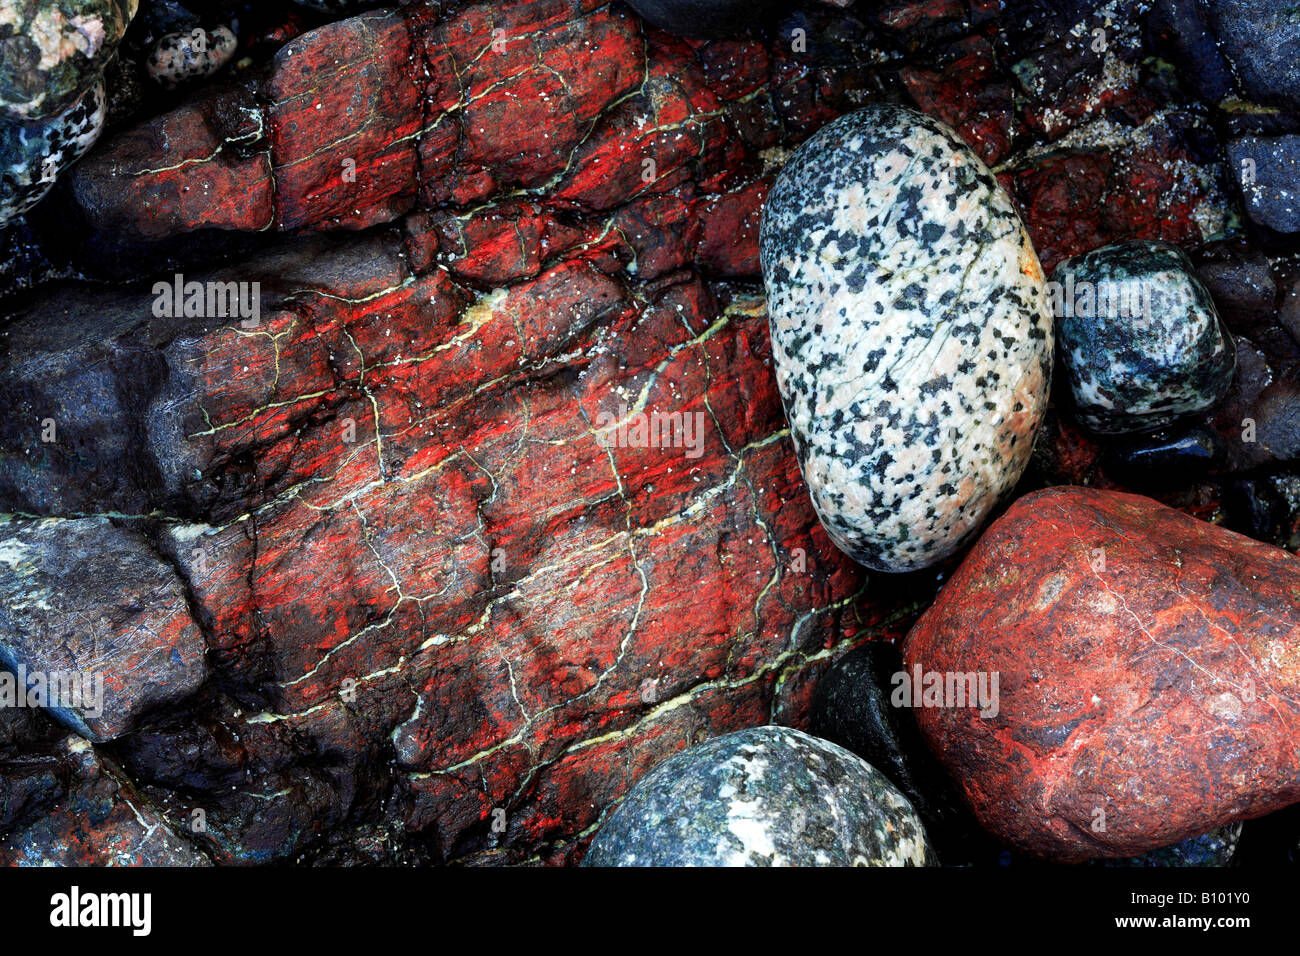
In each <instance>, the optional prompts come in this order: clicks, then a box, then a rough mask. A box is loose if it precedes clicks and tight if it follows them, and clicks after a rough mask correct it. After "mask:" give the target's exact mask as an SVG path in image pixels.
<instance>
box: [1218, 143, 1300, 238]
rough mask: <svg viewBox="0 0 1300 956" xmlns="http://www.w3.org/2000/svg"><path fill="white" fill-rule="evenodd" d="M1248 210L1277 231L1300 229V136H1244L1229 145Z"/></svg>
mask: <svg viewBox="0 0 1300 956" xmlns="http://www.w3.org/2000/svg"><path fill="white" fill-rule="evenodd" d="M1228 160H1229V167H1230V168H1229V172H1231V173H1232V174H1233V175H1234V176H1236V177H1237V181H1238V183H1239V184H1240V186H1241V192H1242V195H1243V196H1244V197H1245V199H1246V213H1247V214H1248V215H1249V216H1250V218H1251V219H1253V220H1254V221H1255V222H1257V223H1259V224H1260V225H1261V226H1267V227H1268V228H1269V229H1272V230H1273V231H1274V232H1280V233H1286V234H1290V233H1296V232H1300V185H1298V184H1300V135H1296V134H1292V135H1288V136H1243V137H1241V138H1240V139H1236V140H1233V141H1232V142H1231V143H1229V144H1228Z"/></svg>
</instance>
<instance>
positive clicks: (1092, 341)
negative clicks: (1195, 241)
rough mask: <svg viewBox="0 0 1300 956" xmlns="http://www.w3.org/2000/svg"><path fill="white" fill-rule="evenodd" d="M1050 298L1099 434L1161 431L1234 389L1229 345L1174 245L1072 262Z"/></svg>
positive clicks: (1083, 405) (1101, 253) (1081, 403)
mask: <svg viewBox="0 0 1300 956" xmlns="http://www.w3.org/2000/svg"><path fill="white" fill-rule="evenodd" d="M1052 295H1053V300H1054V301H1053V308H1054V310H1055V311H1056V314H1057V329H1058V332H1059V334H1060V341H1061V359H1062V363H1063V364H1064V366H1065V374H1066V378H1067V381H1068V382H1069V385H1070V391H1071V393H1072V394H1073V396H1074V402H1075V406H1076V408H1077V411H1078V417H1079V420H1080V421H1081V422H1082V423H1083V424H1084V425H1085V426H1087V427H1088V428H1090V429H1092V430H1093V431H1096V432H1100V433H1103V434H1120V433H1124V432H1137V431H1147V430H1151V429H1155V428H1159V427H1161V426H1164V425H1167V424H1169V423H1171V422H1173V421H1174V420H1175V419H1177V418H1178V417H1179V416H1181V415H1186V414H1190V413H1192V412H1196V411H1200V410H1202V409H1205V408H1208V407H1210V406H1211V405H1213V404H1214V403H1215V402H1216V401H1218V400H1219V399H1220V398H1222V397H1223V395H1224V393H1225V392H1226V391H1227V389H1228V387H1229V385H1230V384H1231V382H1232V374H1233V369H1234V367H1235V361H1236V360H1235V350H1234V348H1233V342H1232V338H1231V336H1230V335H1229V334H1228V332H1227V330H1226V329H1225V328H1224V327H1223V324H1222V322H1221V321H1220V320H1219V316H1218V313H1217V312H1216V310H1215V308H1214V302H1213V300H1212V299H1211V297H1210V293H1209V291H1208V290H1207V289H1206V288H1205V286H1204V284H1203V283H1202V282H1201V281H1200V279H1198V278H1197V277H1196V275H1195V274H1194V273H1193V271H1192V264H1191V261H1190V260H1189V259H1188V258H1187V256H1186V254H1184V253H1183V252H1182V250H1180V249H1178V248H1177V247H1176V246H1171V245H1168V244H1166V243H1160V242H1148V241H1144V240H1136V241H1132V242H1124V243H1119V244H1117V245H1113V246H1105V247H1103V248H1101V249H1095V250H1093V251H1092V252H1088V253H1085V254H1084V255H1081V256H1075V257H1074V258H1071V259H1066V260H1065V261H1064V262H1061V263H1060V264H1059V265H1058V266H1057V267H1056V269H1055V270H1054V271H1053V273H1052Z"/></svg>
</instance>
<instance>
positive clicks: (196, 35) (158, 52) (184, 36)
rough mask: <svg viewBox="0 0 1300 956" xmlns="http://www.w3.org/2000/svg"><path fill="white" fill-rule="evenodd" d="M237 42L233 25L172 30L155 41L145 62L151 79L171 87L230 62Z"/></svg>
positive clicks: (206, 74)
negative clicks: (181, 30) (177, 31)
mask: <svg viewBox="0 0 1300 956" xmlns="http://www.w3.org/2000/svg"><path fill="white" fill-rule="evenodd" d="M237 43H238V41H237V40H236V39H235V35H234V33H232V32H231V31H230V28H229V27H213V28H212V29H211V30H204V29H203V28H202V27H194V29H192V30H185V31H183V32H180V33H169V34H167V35H166V36H165V37H163V38H162V39H160V40H159V41H158V42H157V43H156V44H154V48H153V52H152V53H151V54H149V59H148V60H146V61H145V65H144V68H145V72H146V73H148V74H149V77H150V79H153V80H155V81H156V82H158V83H161V84H162V85H163V86H167V87H173V86H178V85H179V84H181V83H184V82H185V81H186V80H192V79H196V78H198V77H203V76H211V75H212V74H213V73H215V72H217V70H219V69H221V68H222V67H223V66H225V65H226V64H227V63H228V62H230V58H231V56H233V55H234V53H235V46H236V45H237Z"/></svg>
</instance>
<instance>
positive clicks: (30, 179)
mask: <svg viewBox="0 0 1300 956" xmlns="http://www.w3.org/2000/svg"><path fill="white" fill-rule="evenodd" d="M104 114H105V101H104V84H103V83H102V82H98V83H95V84H94V85H93V86H92V87H91V88H90V89H89V90H87V91H86V93H85V95H84V96H82V98H81V99H79V100H77V101H76V102H75V103H74V104H73V106H72V107H71V108H70V109H68V110H67V112H65V113H61V114H59V115H57V116H54V117H51V118H49V119H42V120H34V121H31V122H0V225H3V224H4V223H6V222H8V221H9V220H10V219H13V218H14V217H15V216H20V215H22V214H23V213H24V212H26V211H27V210H28V209H30V208H31V207H32V206H35V205H36V204H37V203H38V202H40V201H41V200H42V199H44V198H45V194H46V193H48V192H49V191H50V190H51V189H52V188H53V187H54V182H55V180H57V179H58V178H59V176H60V175H61V174H62V173H63V171H64V170H65V169H67V168H68V167H69V166H71V165H72V164H73V163H75V162H76V161H77V160H78V159H80V158H81V157H82V156H83V155H84V154H85V152H86V150H88V149H90V147H91V146H92V145H93V144H94V142H95V140H97V139H98V138H99V134H100V132H101V130H102V129H103V128H104Z"/></svg>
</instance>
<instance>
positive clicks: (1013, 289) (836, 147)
mask: <svg viewBox="0 0 1300 956" xmlns="http://www.w3.org/2000/svg"><path fill="white" fill-rule="evenodd" d="M759 238H760V252H761V259H762V267H763V278H764V281H765V282H766V285H767V294H768V310H769V313H770V317H771V329H772V351H773V354H774V356H775V359H776V377H777V384H778V386H779V387H780V390H781V398H782V401H783V402H784V404H785V410H786V415H787V417H788V419H789V422H790V433H791V435H792V437H793V439H794V445H795V450H796V451H797V453H798V456H799V463H800V466H801V467H802V469H803V475H804V480H805V481H806V482H807V484H808V489H809V493H810V494H811V496H812V500H813V504H814V506H815V507H816V509H817V513H818V515H819V516H820V517H821V520H822V524H823V526H825V528H826V531H827V533H828V534H829V535H830V537H831V540H832V541H834V542H835V544H836V545H837V546H838V547H840V548H841V549H842V550H843V551H845V552H846V553H848V554H849V555H851V556H852V557H853V558H854V559H856V560H857V561H859V562H860V563H862V564H865V565H867V566H868V567H871V568H874V569H877V570H881V571H907V570H913V569H916V568H922V567H926V566H928V565H931V564H934V563H936V562H938V561H940V560H942V559H944V558H946V557H948V556H949V555H951V554H953V553H954V552H956V551H957V550H958V549H960V548H961V547H962V545H964V544H965V543H967V542H968V541H969V540H970V539H971V538H972V537H973V536H974V535H975V534H976V532H977V531H978V530H979V528H980V525H981V524H982V523H983V521H984V519H985V518H986V517H987V516H988V514H989V512H990V511H992V510H993V508H994V507H995V506H996V505H997V503H998V501H999V500H1000V499H1001V498H1002V497H1003V496H1004V495H1005V494H1006V493H1007V492H1009V491H1010V490H1011V488H1012V487H1013V486H1014V485H1015V483H1016V481H1017V480H1018V479H1019V477H1020V474H1021V472H1022V471H1023V470H1024V468H1025V466H1026V465H1027V464H1028V462H1029V456H1030V451H1031V449H1032V446H1033V443H1034V438H1035V437H1036V435H1037V431H1038V427H1039V424H1040V422H1041V419H1042V413H1043V411H1044V409H1045V407H1046V404H1047V390H1048V386H1049V384H1050V379H1051V368H1052V366H1051V363H1052V344H1053V342H1052V316H1051V308H1050V304H1049V302H1048V298H1047V292H1046V284H1045V283H1044V281H1043V273H1042V269H1041V267H1040V266H1039V263H1038V257H1037V255H1035V253H1034V250H1033V246H1032V245H1031V244H1030V241H1029V236H1028V234H1027V233H1026V232H1025V228H1024V226H1023V225H1022V223H1021V222H1020V218H1019V216H1018V215H1017V214H1016V211H1015V209H1014V207H1013V206H1012V204H1011V200H1010V198H1009V197H1008V196H1007V195H1006V193H1005V192H1004V191H1003V190H1002V188H1001V187H1000V186H999V185H998V183H997V180H996V179H995V178H994V177H993V174H992V173H991V172H989V170H988V168H987V167H986V166H985V165H984V164H983V163H982V162H981V161H980V160H979V158H978V157H977V156H976V155H975V154H974V153H973V152H972V151H971V150H970V149H969V148H968V147H967V146H966V145H965V144H964V143H963V142H962V141H961V140H960V139H959V138H958V137H957V134H956V133H954V132H953V131H952V130H951V129H950V128H949V127H947V126H945V125H944V124H943V123H941V122H939V121H938V120H935V119H932V118H931V117H928V116H926V115H924V114H922V113H918V112H916V111H914V110H910V109H906V108H904V107H899V106H890V105H881V106H872V107H868V108H866V109H863V110H859V111H857V112H855V113H851V114H849V115H847V116H843V117H841V118H840V119H838V120H836V121H835V122H833V123H831V124H829V125H828V126H826V127H824V128H823V129H822V130H821V131H819V132H818V133H817V134H816V135H815V136H813V137H812V138H811V139H810V140H808V141H807V142H806V143H805V144H804V145H803V146H801V147H800V148H799V150H798V151H797V152H796V153H795V155H794V156H793V157H792V158H791V160H790V162H789V163H788V164H787V165H786V167H785V169H784V170H783V171H782V173H781V175H780V176H779V177H778V178H777V181H776V183H775V184H774V185H773V187H772V191H771V193H770V195H769V197H768V200H767V205H766V207H765V209H764V211H763V221H762V226H761V230H760V237H759Z"/></svg>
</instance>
